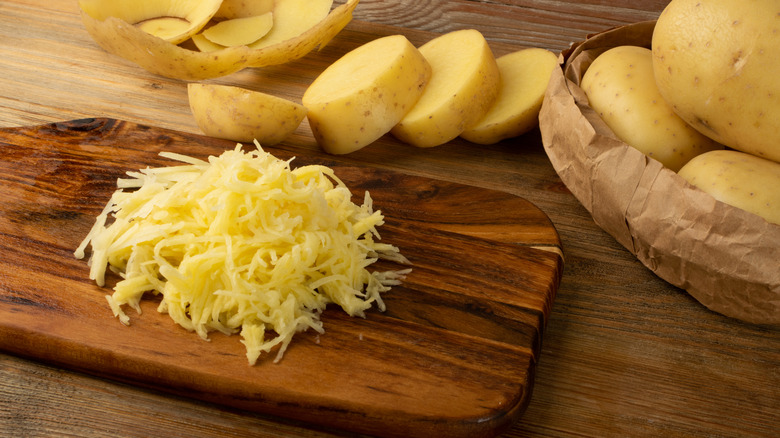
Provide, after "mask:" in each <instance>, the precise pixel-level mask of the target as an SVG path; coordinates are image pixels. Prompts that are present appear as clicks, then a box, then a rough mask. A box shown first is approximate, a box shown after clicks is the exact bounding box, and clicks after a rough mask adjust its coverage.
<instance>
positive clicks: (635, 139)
mask: <svg viewBox="0 0 780 438" xmlns="http://www.w3.org/2000/svg"><path fill="white" fill-rule="evenodd" d="M581 87H582V89H583V91H585V94H586V95H587V96H588V101H589V103H590V106H591V107H592V108H593V109H594V110H595V111H596V112H597V113H598V115H599V116H600V117H601V119H602V120H604V123H606V124H607V126H609V127H610V129H612V131H613V132H614V133H615V135H616V136H617V137H618V138H619V139H621V140H623V141H624V142H626V143H627V144H628V145H630V146H633V147H635V148H636V149H638V150H640V151H642V152H643V153H644V154H646V155H648V156H649V157H652V158H654V159H656V160H658V161H660V162H661V163H662V164H663V165H664V166H665V167H667V168H669V169H671V170H674V171H677V170H679V169H680V168H681V167H682V166H683V165H684V164H685V163H687V162H688V160H690V159H691V158H693V157H695V156H696V155H699V154H701V153H703V152H706V151H710V150H714V149H719V148H722V146H721V145H719V144H717V143H716V142H714V141H713V140H712V139H710V138H708V137H706V136H705V135H702V134H701V133H699V132H698V131H696V130H695V129H693V128H692V127H691V126H690V125H688V124H687V123H685V121H683V120H682V119H681V118H680V117H678V116H677V115H676V114H675V113H674V111H673V110H672V108H671V106H670V105H669V104H668V103H666V101H665V100H664V99H663V97H661V94H660V93H659V92H658V88H657V87H656V85H655V78H654V74H653V65H652V53H651V51H650V49H647V48H644V47H637V46H618V47H614V48H612V49H609V50H607V51H606V52H604V53H602V54H601V55H599V56H598V57H597V58H596V59H595V60H594V61H593V63H592V64H591V65H590V67H588V70H587V71H586V72H585V74H584V75H583V77H582V81H581Z"/></svg>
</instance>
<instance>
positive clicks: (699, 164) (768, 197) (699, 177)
mask: <svg viewBox="0 0 780 438" xmlns="http://www.w3.org/2000/svg"><path fill="white" fill-rule="evenodd" d="M678 174H679V175H680V176H682V177H683V178H685V179H686V180H687V181H688V182H689V183H691V184H693V185H694V186H696V187H698V188H700V189H701V190H703V191H705V192H707V193H709V194H710V195H712V196H713V197H714V198H715V199H717V200H719V201H721V202H724V203H726V204H729V205H732V206H734V207H738V208H741V209H743V210H745V211H749V212H751V213H754V214H757V215H759V216H761V217H763V218H764V219H766V220H767V221H769V222H771V223H775V224H778V225H780V190H777V188H778V187H780V163H777V162H774V161H771V160H766V159H764V158H760V157H757V156H755V155H751V154H748V153H745V152H740V151H736V150H730V149H727V150H720V151H711V152H707V153H705V154H702V155H699V156H698V157H696V158H694V159H692V160H691V161H690V162H688V164H686V165H685V166H683V168H682V169H680V171H679V172H678Z"/></svg>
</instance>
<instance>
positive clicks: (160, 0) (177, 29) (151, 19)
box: [79, 0, 222, 44]
mask: <svg viewBox="0 0 780 438" xmlns="http://www.w3.org/2000/svg"><path fill="white" fill-rule="evenodd" d="M221 3H222V1H221V0H79V6H80V7H81V10H82V11H84V12H85V13H87V14H89V15H90V16H91V17H94V18H95V19H98V20H103V19H106V18H108V17H121V18H122V19H123V20H124V21H126V22H127V23H129V24H131V25H134V26H136V27H137V28H138V30H139V31H142V32H146V33H149V34H152V35H154V36H156V37H158V38H161V39H163V40H165V41H168V42H170V43H172V44H178V43H181V42H182V41H186V40H187V39H189V38H190V37H191V36H192V35H194V34H195V33H197V32H198V31H200V29H202V28H203V26H205V25H206V23H208V22H209V20H211V18H212V17H213V16H214V14H216V12H217V10H219V6H220V4H221Z"/></svg>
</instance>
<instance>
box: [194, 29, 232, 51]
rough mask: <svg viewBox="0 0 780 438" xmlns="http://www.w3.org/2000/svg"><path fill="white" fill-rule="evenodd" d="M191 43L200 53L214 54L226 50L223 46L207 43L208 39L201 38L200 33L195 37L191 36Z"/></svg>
mask: <svg viewBox="0 0 780 438" xmlns="http://www.w3.org/2000/svg"><path fill="white" fill-rule="evenodd" d="M192 42H193V43H194V44H195V47H197V48H198V50H200V51H201V52H214V51H217V50H222V49H224V48H226V47H225V46H221V45H219V44H216V43H212V42H211V41H209V39H208V38H206V37H205V36H203V34H202V33H196V34H195V35H193V36H192Z"/></svg>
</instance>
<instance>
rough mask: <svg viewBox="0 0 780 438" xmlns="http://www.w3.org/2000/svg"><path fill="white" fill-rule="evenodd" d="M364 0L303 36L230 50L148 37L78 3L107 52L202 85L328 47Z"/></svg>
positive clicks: (350, 1)
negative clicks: (198, 47)
mask: <svg viewBox="0 0 780 438" xmlns="http://www.w3.org/2000/svg"><path fill="white" fill-rule="evenodd" d="M359 2H360V0H348V1H347V2H346V3H344V4H342V5H339V6H337V7H336V8H334V9H333V10H332V11H331V12H330V13H329V14H328V15H327V16H326V17H325V18H324V19H323V20H322V21H320V22H319V23H317V24H316V25H314V26H313V27H312V28H310V29H309V30H307V31H305V32H303V33H301V34H300V35H298V36H296V37H293V38H290V39H288V40H285V41H282V42H280V43H278V44H274V45H271V46H267V47H262V48H258V49H252V48H249V47H247V46H237V47H227V48H224V49H220V50H215V51H212V52H208V53H205V52H199V51H195V50H190V49H187V48H184V47H180V46H177V45H175V44H173V43H171V42H168V41H165V40H163V39H161V38H158V37H155V36H153V35H150V34H149V33H147V32H144V31H143V30H141V29H139V28H138V27H136V26H134V25H133V24H131V23H128V22H127V21H124V20H122V19H121V18H117V17H113V16H111V17H107V18H105V19H103V18H96V16H97V17H99V15H98V14H96V13H95V12H94V6H92V7H87V8H85V7H84V5H86V4H92V3H94V1H90V0H79V5H80V7H81V17H82V21H83V23H84V27H85V28H86V30H87V32H88V33H89V34H90V36H92V38H93V39H94V40H95V42H97V44H98V45H100V47H101V48H103V50H105V51H107V52H109V53H112V54H114V55H117V56H120V57H122V58H125V59H127V60H129V61H132V62H134V63H136V64H138V65H139V66H141V67H142V68H144V69H145V70H147V71H149V72H151V73H154V74H158V75H160V76H165V77H169V78H173V79H180V80H187V81H198V80H204V79H211V78H217V77H221V76H226V75H229V74H231V73H235V72H237V71H239V70H242V69H244V68H247V67H264V66H270V65H280V64H285V63H287V62H291V61H294V60H296V59H299V58H302V57H304V56H306V55H307V54H308V53H309V52H311V51H312V50H314V49H315V48H317V47H320V48H322V47H324V46H325V45H326V44H327V43H328V42H329V41H330V40H331V39H333V37H335V36H336V35H337V34H338V33H339V32H340V31H341V30H342V29H343V28H344V27H345V26H346V25H347V24H348V23H349V22H350V21H351V20H352V12H353V11H354V9H355V7H356V6H357V4H358V3H359Z"/></svg>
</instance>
